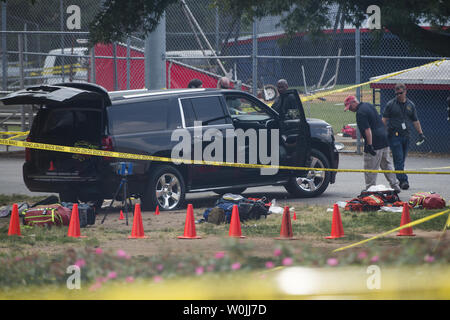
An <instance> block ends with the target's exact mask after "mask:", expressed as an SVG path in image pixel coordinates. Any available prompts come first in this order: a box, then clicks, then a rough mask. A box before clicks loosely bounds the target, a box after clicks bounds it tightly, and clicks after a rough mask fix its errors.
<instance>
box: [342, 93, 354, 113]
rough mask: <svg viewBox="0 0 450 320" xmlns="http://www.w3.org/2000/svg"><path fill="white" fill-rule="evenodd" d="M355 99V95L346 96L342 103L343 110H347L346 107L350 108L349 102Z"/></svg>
mask: <svg viewBox="0 0 450 320" xmlns="http://www.w3.org/2000/svg"><path fill="white" fill-rule="evenodd" d="M353 101H356V97H355V96H348V97H347V98H345V100H344V105H345V109H344V111H347V110H348V109H350V103H351V102H353Z"/></svg>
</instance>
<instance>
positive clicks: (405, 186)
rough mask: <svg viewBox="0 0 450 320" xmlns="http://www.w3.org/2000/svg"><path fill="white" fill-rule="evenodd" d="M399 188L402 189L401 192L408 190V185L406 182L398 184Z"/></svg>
mask: <svg viewBox="0 0 450 320" xmlns="http://www.w3.org/2000/svg"><path fill="white" fill-rule="evenodd" d="M400 188H402V189H403V190H408V189H409V183H408V182H407V181H403V182H401V183H400Z"/></svg>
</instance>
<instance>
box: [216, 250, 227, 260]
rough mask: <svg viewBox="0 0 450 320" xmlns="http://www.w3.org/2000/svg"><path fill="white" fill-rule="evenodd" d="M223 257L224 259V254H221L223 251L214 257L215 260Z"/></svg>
mask: <svg viewBox="0 0 450 320" xmlns="http://www.w3.org/2000/svg"><path fill="white" fill-rule="evenodd" d="M223 257H225V252H223V251H217V252H216V255H215V258H216V259H222V258H223Z"/></svg>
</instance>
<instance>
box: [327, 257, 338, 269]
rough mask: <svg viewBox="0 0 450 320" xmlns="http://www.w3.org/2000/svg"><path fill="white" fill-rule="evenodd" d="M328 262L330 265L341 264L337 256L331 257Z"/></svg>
mask: <svg viewBox="0 0 450 320" xmlns="http://www.w3.org/2000/svg"><path fill="white" fill-rule="evenodd" d="M327 264H328V265H329V266H332V267H334V266H337V265H338V264H339V260H338V259H336V258H329V259H328V260H327Z"/></svg>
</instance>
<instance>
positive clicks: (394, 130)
mask: <svg viewBox="0 0 450 320" xmlns="http://www.w3.org/2000/svg"><path fill="white" fill-rule="evenodd" d="M395 95H396V97H395V98H394V99H392V100H390V101H389V102H388V103H387V104H386V108H385V109H384V113H383V117H382V121H383V123H384V124H385V125H386V126H387V130H388V140H389V146H390V148H391V151H392V157H393V158H394V167H395V170H404V168H405V160H406V156H407V154H408V147H409V130H408V126H407V122H408V120H409V121H411V122H412V124H413V126H414V128H415V129H416V130H417V132H418V133H419V140H418V141H417V142H416V144H417V145H421V144H422V143H423V142H424V141H425V136H424V135H423V132H422V127H421V126H420V122H419V119H418V118H417V112H416V107H415V106H414V103H413V102H412V101H411V100H409V99H408V98H406V86H405V85H404V84H402V83H399V84H396V85H395ZM397 179H398V180H399V181H400V188H402V189H403V190H407V189H408V188H409V182H408V176H407V175H406V174H404V173H399V174H397Z"/></svg>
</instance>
